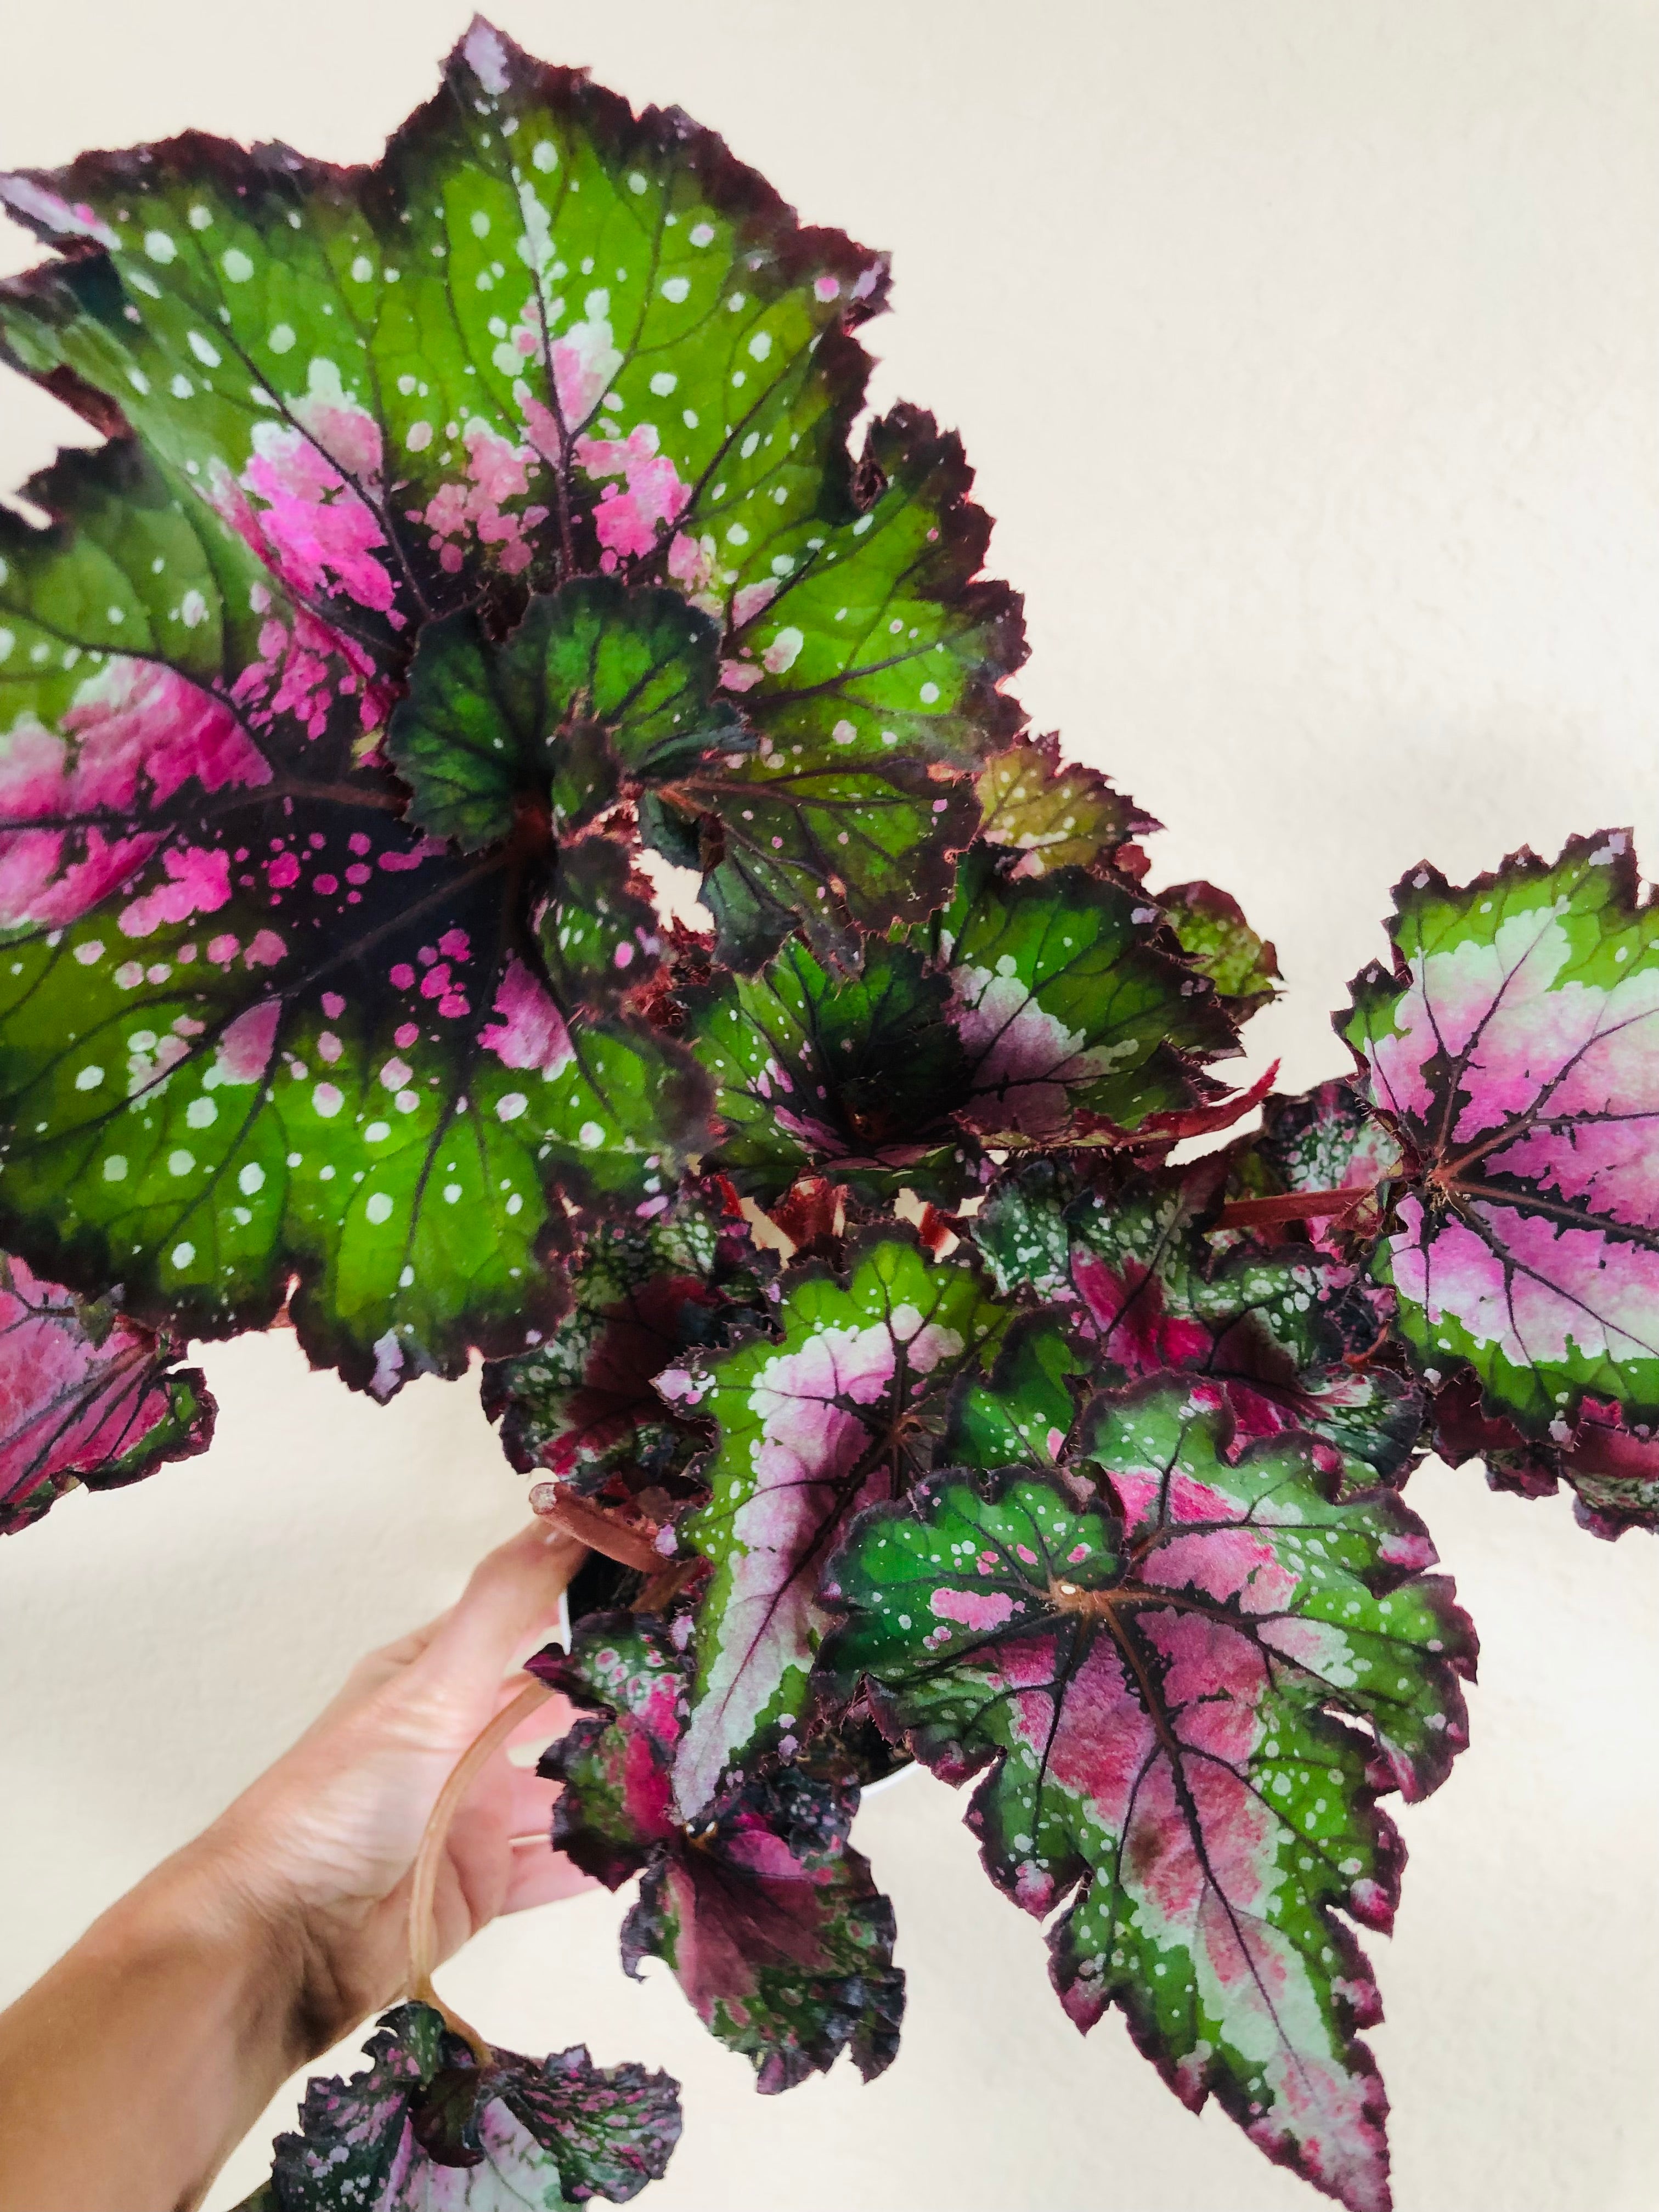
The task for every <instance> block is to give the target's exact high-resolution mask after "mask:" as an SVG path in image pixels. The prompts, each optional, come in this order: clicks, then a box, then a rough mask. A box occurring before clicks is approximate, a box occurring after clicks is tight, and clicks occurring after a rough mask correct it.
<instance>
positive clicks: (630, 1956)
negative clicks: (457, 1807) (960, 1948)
mask: <svg viewBox="0 0 1659 2212" xmlns="http://www.w3.org/2000/svg"><path fill="white" fill-rule="evenodd" d="M681 1640H682V1639H681V1638H679V1637H678V1635H677V1633H676V1630H675V1628H672V1627H668V1626H665V1625H664V1624H663V1623H662V1622H660V1621H657V1620H653V1619H651V1618H650V1617H648V1616H635V1615H632V1614H629V1613H611V1614H608V1615H597V1616H592V1617H590V1618H589V1619H588V1620H585V1621H583V1622H581V1623H580V1626H579V1627H578V1628H577V1630H576V1632H575V1635H574V1638H573V1643H572V1650H571V1653H570V1656H569V1657H568V1658H566V1657H565V1656H563V1654H562V1653H561V1652H559V1651H558V1650H556V1648H555V1649H554V1650H550V1651H549V1652H547V1653H544V1654H543V1655H541V1656H538V1658H537V1659H535V1660H532V1662H531V1666H532V1671H533V1672H534V1673H536V1674H539V1675H540V1676H541V1678H542V1680H544V1681H547V1682H550V1683H551V1684H552V1685H553V1686H554V1687H555V1688H556V1689H559V1690H562V1691H563V1692H564V1693H565V1694H566V1695H567V1696H568V1698H570V1699H572V1701H573V1702H574V1703H575V1704H576V1705H584V1706H587V1707H589V1708H592V1709H594V1710H593V1715H592V1717H590V1718H586V1719H583V1720H579V1721H577V1722H576V1723H575V1724H574V1727H573V1728H572V1729H570V1730H569V1732H568V1734H567V1735H564V1736H563V1737H562V1739H561V1740H560V1741H559V1742H557V1743H556V1744H555V1745H553V1747H551V1749H550V1750H549V1751H548V1752H547V1753H546V1754H545V1755H544V1759H543V1760H542V1765H541V1769H540V1771H541V1772H542V1773H543V1774H544V1775H547V1776H549V1777H550V1778H553V1779H555V1780H556V1781H559V1782H562V1784H563V1785H564V1787H563V1790H562V1792H561V1794H560V1796H559V1800H558V1802H557V1803H556V1806H555V1807H554V1811H553V1841H554V1847H555V1848H556V1850H562V1851H564V1852H566V1853H568V1856H569V1857H571V1858H573V1859H574V1861H575V1863H577V1865H579V1866H580V1867H582V1868H584V1869H586V1871H587V1872H588V1873H590V1874H593V1875H597V1876H598V1877H599V1880H600V1881H604V1882H605V1883H606V1884H608V1886H609V1887H611V1888H612V1889H615V1888H617V1887H619V1885H620V1884H621V1883H623V1882H624V1881H628V1880H629V1878H630V1877H631V1876H633V1875H635V1874H641V1875H642V1877H643V1879H642V1881H641V1886H640V1895H639V1898H638V1900H637V1901H636V1903H635V1905H634V1906H633V1907H632V1909H631V1910H630V1911H629V1915H628V1917H627V1918H626V1920H625V1921H624V1922H623V1930H622V1953H623V1965H624V1966H626V1967H627V1969H628V1971H629V1973H630V1974H637V1972H638V1969H639V1963H640V1961H641V1960H642V1959H645V1958H656V1959H661V1960H664V1962H665V1964H666V1965H667V1966H669V1967H670V1968H671V1970H672V1972H673V1973H674V1976H675V1978H676V1979H677V1980H678V1982H679V1984H680V1986H681V1988H682V1989H683V1990H684V1991H685V1994H686V1996H687V1997H688V1998H689V1999H690V2002H691V2004H692V2006H693V2007H694V2008H695V2009H696V2014H697V2015H698V2017H699V2019H701V2020H702V2022H703V2024H704V2026H705V2027H708V2029H709V2031H710V2033H713V2034H714V2035H715V2036H717V2037H718V2038H719V2039H720V2041H721V2042H722V2043H724V2044H726V2045H727V2047H728V2048H729V2049H731V2050H733V2051H740V2052H741V2053H742V2054H743V2056H744V2057H746V2058H747V2059H748V2060H749V2061H750V2063H751V2064H752V2065H753V2067H754V2068H755V2070H756V2074H757V2084H756V2086H757V2087H758V2088H759V2089H760V2090H761V2092H762V2093H763V2094H771V2093H775V2092H776V2091H778V2090H781V2089H790V2088H793V2087H795V2086H796V2084H797V2083H799V2082H801V2081H805V2080H806V2079H807V2078H808V2076H809V2075H811V2074H814V2073H819V2072H823V2071H824V2070H825V2069H828V2068H829V2067H830V2066H832V2065H833V2064H834V2063H835V2061H836V2058H837V2057H839V2056H840V2054H841V2053H842V2051H847V2052H848V2054H849V2056H850V2057H851V2058H852V2060H853V2063H854V2065H855V2066H856V2067H857V2068H858V2069H859V2071H860V2074H861V2075H863V2076H864V2078H865V2079H866V2081H869V2080H871V2079H872V2078H873V2077H874V2076H875V2075H878V2074H879V2073H880V2072H881V2071H882V2070H883V2069H884V2068H885V2067H886V2066H888V2065H889V2064H890V2063H891V2061H892V2059H893V2057H895V2055H896V2051H897V2050H898V2030H899V2021H900V2020H901V2018H902V2015H903V2011H904V1977H903V1975H902V1973H901V1972H899V1971H898V1970H897V1969H896V1967H895V1966H894V1965H893V1909H892V1907H891V1905H890V1904H889V1903H888V1901H887V1899H885V1898H884V1897H883V1896H882V1895H881V1894H880V1893H879V1892H878V1890H877V1888H876V1887H875V1885H874V1883H873V1882H872V1880H871V1878H870V1868H869V1864H868V1862H867V1861H866V1860H865V1859H864V1858H863V1857H860V1854H859V1853H858V1852H857V1851H855V1850H851V1849H850V1848H849V1846H848V1841H847V1833H848V1826H849V1825H850V1823H851V1820H852V1816H853V1814H854V1811H855V1810H856V1808H857V1804H858V1791H857V1790H856V1789H854V1788H852V1787H849V1786H848V1785H847V1784H842V1783H838V1782H835V1781H830V1780H826V1779H823V1778H817V1777H814V1776H809V1775H807V1774H804V1773H800V1772H797V1771H792V1770H787V1769H786V1770H785V1771H783V1772H781V1773H780V1774H777V1775H774V1776H770V1777H768V1778H764V1779H763V1780H759V1781H751V1782H750V1783H749V1784H747V1785H745V1786H744V1787H743V1788H741V1789H738V1790H735V1791H733V1792H729V1793H726V1794H725V1795H723V1796H721V1797H720V1800H719V1801H718V1802H716V1803H715V1805H714V1807H713V1808H710V1811H709V1812H708V1814H706V1815H704V1816H702V1817H700V1818H699V1819H698V1820H697V1821H696V1826H695V1830H693V1829H690V1828H688V1827H687V1826H685V1825H684V1823H683V1822H682V1821H681V1820H680V1819H679V1817H678V1813H677V1811H676V1808H675V1804H674V1797H673V1787H672V1780H671V1776H672V1769H673V1764H674V1759H675V1753H676V1750H677V1747H678V1743H679V1741H680V1738H681V1736H682V1735H683V1734H684V1729H685V1724H686V1719H687V1715H688V1711H689V1703H690V1700H689V1692H690V1667H689V1665H688V1663H687V1661H686V1660H685V1659H684V1657H683V1656H682V1655H681V1651H680V1649H679V1644H680V1641H681Z"/></svg>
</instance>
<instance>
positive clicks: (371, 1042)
mask: <svg viewBox="0 0 1659 2212" xmlns="http://www.w3.org/2000/svg"><path fill="white" fill-rule="evenodd" d="M387 796H388V794H387V792H386V783H385V780H384V778H383V777H382V776H381V775H380V774H379V772H377V771H374V770H369V769H362V770H358V771H355V772H354V773H353V774H352V775H351V776H350V777H349V779H343V781H342V782H341V783H340V784H339V785H338V786H337V787H331V788H330V789H329V790H328V791H326V792H325V793H319V794H315V795H312V796H290V797H289V798H287V799H281V798H277V797H276V796H274V795H269V794H265V793H260V794H258V795H257V796H256V797H255V798H254V799H252V801H250V802H249V803H247V804H246V805H236V806H230V807H226V808H225V809H223V810H222V811H219V812H218V813H217V814H216V817H215V818H214V820H213V821H212V823H211V824H210V825H209V826H208V828H207V829H206V832H205V836H210V837H211V838H212V840H213V842H205V841H204V842H201V843H199V844H185V843H184V842H182V839H181V840H180V842H179V843H178V844H176V845H171V846H168V847H167V848H166V849H165V850H164V851H163V852H162V854H161V856H160V858H159V859H158V860H152V861H150V862H149V864H148V865H147V866H144V867H143V868H141V869H139V870H138V871H137V872H136V873H135V874H133V875H132V876H131V877H130V878H129V879H128V881H127V883H126V884H125V885H124V886H123V888H122V890H121V891H120V892H119V893H118V895H117V896H115V897H114V898H112V899H110V900H108V901H106V902H105V903H104V904H103V905H101V906H100V907H98V908H94V909H93V910H92V911H91V912H90V913H88V914H87V915H83V916H82V917H81V918H80V919H79V920H77V921H75V922H73V923H72V924H70V927H68V928H66V929H54V930H52V931H40V930H36V931H33V932H32V933H29V934H28V935H27V936H21V935H20V936H18V937H16V938H15V939H14V940H13V942H12V944H11V945H10V946H9V948H8V956H7V957H4V958H0V1031H3V1037H0V1108H3V1111H4V1113H5V1115H6V1117H7V1120H8V1121H9V1124H10V1133H9V1136H8V1137H7V1138H6V1139H5V1149H4V1167H3V1173H0V1223H3V1228H0V1234H3V1235H4V1236H5V1237H8V1238H9V1240H10V1241H11V1242H12V1243H13V1244H14V1245H15V1246H16V1247H18V1248H20V1249H22V1250H23V1251H24V1253H25V1254H26V1255H27V1256H28V1257H29V1258H30V1260H31V1261H32V1263H33V1264H34V1265H36V1266H37V1267H45V1268H52V1267H54V1266H55V1265H56V1264H57V1263H58V1262H59V1261H61V1262H62V1267H61V1272H63V1273H66V1274H69V1275H70V1278H71V1279H76V1280H82V1281H87V1280H90V1281H94V1282H116V1281H119V1282H124V1283H125V1285H126V1290H127V1304H128V1307H129V1310H131V1312H132V1313H133V1315H134V1316H135V1317H136V1318H137V1319H139V1320H143V1321H154V1322H162V1321H167V1320H171V1321H173V1322H174V1323H175V1325H176V1326H177V1327H178V1328H179V1329H180V1330H181V1331H182V1332H185V1333H188V1334H197V1335H203V1336H222V1335H226V1334H230V1333H232V1332H233V1331H234V1330H236V1329H240V1328H248V1327H258V1326H263V1325H264V1324H266V1323H268V1322H269V1321H270V1318H271V1317H272V1316H273V1315H274V1314H275V1313H276V1310H278V1309H279V1308H280V1307H281V1306H282V1305H283V1303H284V1301H285V1300H287V1301H288V1303H289V1308H290V1310H291V1312H292V1314H293V1316H294V1319H295V1325H296V1327H297V1328H298V1329H299V1331H300V1335H301V1342H302V1344H304V1346H306V1349H307V1352H309V1353H310V1354H311V1356H312V1357H313V1359H315V1360H318V1361H319V1362H326V1363H327V1364H337V1365H338V1366H339V1367H340V1368H341V1369H342V1370H343V1372H344V1373H345V1375H346V1376H347V1379H348V1380H349V1381H350V1382H352V1383H355V1384H356V1385H358V1386H359V1387H362V1386H364V1385H368V1386H369V1387H372V1388H374V1389H376V1390H377V1391H378V1392H380V1394H381V1395H385V1394H386V1393H387V1392H388V1391H389V1390H390V1389H393V1388H395V1387H397V1384H398V1382H399V1381H401V1380H404V1379H407V1377H408V1376H410V1374H415V1373H419V1372H420V1371H422V1370H423V1369H426V1368H434V1369H436V1370H439V1371H440V1372H443V1373H448V1374H454V1373H458V1372H459V1371H460V1370H461V1369H462V1368H463V1367H464V1366H465V1363H466V1358H467V1356H468V1352H469V1350H470V1349H471V1347H473V1346H478V1347H481V1348H483V1350H485V1351H486V1352H489V1353H491V1354H494V1355H497V1356H499V1355H501V1354H504V1353H507V1352H513V1351H518V1350H520V1349H521V1348H523V1346H524V1345H525V1343H526V1340H527V1333H528V1332H529V1331H530V1330H532V1329H538V1328H542V1329H544V1328H546V1326H547V1325H548V1324H549V1323H550V1322H551V1321H552V1320H553V1319H554V1318H555V1317H556V1314H557V1312H558V1311H559V1310H560V1307H561V1305H562V1290H561V1286H560V1284H559V1280H558V1278H557V1275H556V1273H555V1272H554V1271H553V1270H552V1269H551V1268H550V1255H551V1253H552V1251H553V1250H554V1249H556V1247H557V1246H558V1245H559V1244H560V1243H562V1241H563V1238H564V1235H565V1231H564V1225H563V1219H564V1217H563V1206H562V1197H563V1195H565V1194H568V1195H569V1196H570V1197H573V1198H575V1199H578V1200H593V1201H599V1202H605V1201H610V1202H612V1203H615V1202H622V1203H631V1204H640V1203H645V1202H648V1200H650V1199H651V1198H652V1197H653V1195H656V1194H660V1193H661V1192H662V1191H663V1189H664V1188H665V1185H666V1184H667V1183H668V1182H670V1181H671V1178H672V1176H673V1175H674V1173H675V1171H676V1170H677V1167H678V1158H679V1157H680V1155H681V1154H682V1152H684V1149H686V1148H687V1147H688V1146H690V1144H693V1143H695V1142H696V1140H697V1139H698V1135H699V1133H700V1130H701V1127H702V1092H701V1085H700V1082H699V1079H698V1078H697V1076H696V1070H695V1069H694V1068H693V1067H692V1066H690V1062H689V1061H688V1060H686V1058H685V1056H684V1054H681V1053H680V1051H679V1049H678V1048H677V1047H675V1046H674V1045H672V1044H671V1042H669V1041H668V1040H666V1039H665V1038H664V1037H663V1036H661V1035H660V1034H659V1032H657V1031H654V1030H648V1029H647V1028H645V1027H643V1026H642V1025H641V1024H637V1023H635V1022H634V1021H632V1020H631V1019H629V1018H627V1017H623V1016H611V1017H609V1018H605V1019H603V1020H594V1021H591V1022H587V1023H584V1024H580V1025H578V1026H577V1027H575V1028H574V1029H571V1028H568V1027H567V1025H566V1024H565V1022H564V1020H563V1018H562V1016H561V1014H560V1012H559V1011H558V1009H557V1007H556V1006H555V1004H554V1002H553V1000H552V999H551V998H550V995H549V994H548V992H547V990H546V989H545V987H544V985H543V984H542V983H541V982H540V981H538V980H537V978H536V976H535V975H534V973H533V972H532V969H530V968H529V967H528V966H527V965H526V963H525V962H524V961H523V959H522V958H521V957H520V951H519V944H520V940H519V939H518V936H517V934H516V930H515V927H514V921H513V914H512V910H511V905H510V901H509V900H508V899H507V897H506V896H504V894H505V892H506V890H507V878H508V875H509V873H510V871H511V867H512V865H513V861H512V856H511V854H510V851H509V849H508V848H499V849H497V850H496V851H495V852H494V853H493V854H486V855H484V856H482V857H480V858H479V859H477V860H474V861H472V862H471V863H469V862H466V861H465V860H462V859H460V858H459V856H456V855H453V854H450V853H448V852H447V851H446V850H444V849H443V848H435V847H434V846H433V845H432V844H431V843H430V842H428V841H427V840H424V839H422V838H421V837H420V836H418V835H417V834H416V833H415V832H413V831H411V830H410V829H406V828H405V827H404V826H403V825H402V824H401V823H399V822H398V820H397V818H396V817H395V815H394V814H393V813H392V812H391V811H389V809H388V806H387V804H386V799H387ZM233 841H234V842H233ZM296 1275H297V1276H298V1278H299V1286H298V1288H297V1290H294V1291H290V1285H291V1284H292V1282H293V1279H294V1278H295V1276H296Z"/></svg>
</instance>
